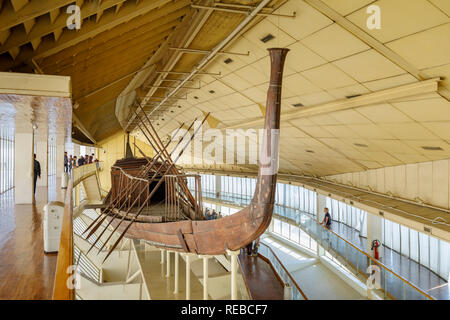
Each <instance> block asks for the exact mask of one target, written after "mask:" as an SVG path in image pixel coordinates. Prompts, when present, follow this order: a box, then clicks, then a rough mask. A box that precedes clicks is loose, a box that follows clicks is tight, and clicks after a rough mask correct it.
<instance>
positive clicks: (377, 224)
mask: <svg viewBox="0 0 450 320" xmlns="http://www.w3.org/2000/svg"><path fill="white" fill-rule="evenodd" d="M373 240H378V241H379V242H380V244H381V243H382V242H383V219H382V218H381V217H380V216H378V215H375V214H373V213H370V212H367V244H366V245H367V249H366V250H367V252H368V253H370V254H371V255H372V257H375V251H372V250H371V249H372V241H373ZM382 253H383V250H381V246H380V247H378V254H379V257H380V258H381V257H382Z"/></svg>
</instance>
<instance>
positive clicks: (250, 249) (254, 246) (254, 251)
mask: <svg viewBox="0 0 450 320" xmlns="http://www.w3.org/2000/svg"><path fill="white" fill-rule="evenodd" d="M246 249H247V255H248V256H251V257H256V256H257V255H258V250H259V238H257V239H256V240H254V241H252V242H250V243H249V244H248V245H247V247H246Z"/></svg>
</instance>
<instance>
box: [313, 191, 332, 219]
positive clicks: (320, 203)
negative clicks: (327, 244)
mask: <svg viewBox="0 0 450 320" xmlns="http://www.w3.org/2000/svg"><path fill="white" fill-rule="evenodd" d="M316 199H317V221H318V222H322V220H323V218H325V213H324V212H323V209H324V208H326V206H327V197H326V196H324V195H323V194H320V193H317V198H316ZM328 209H330V208H328Z"/></svg>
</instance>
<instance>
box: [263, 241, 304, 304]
mask: <svg viewBox="0 0 450 320" xmlns="http://www.w3.org/2000/svg"><path fill="white" fill-rule="evenodd" d="M260 245H263V246H264V247H266V248H267V249H269V250H270V252H271V253H272V254H273V256H274V257H275V259H277V261H278V263H279V264H280V266H281V267H282V268H283V270H284V271H285V272H286V274H287V276H288V277H289V279H291V281H292V283H293V284H294V285H295V287H296V288H297V290H298V291H299V292H300V294H301V295H302V297H303V299H305V300H308V298H307V297H306V295H305V294H304V293H303V291H302V289H300V286H299V285H298V283H297V282H296V281H295V280H294V278H293V277H292V276H291V274H290V272H289V271H288V270H287V269H286V267H285V266H284V264H283V262H281V260H280V258H278V256H277V254H276V253H275V251H273V249H272V248H271V247H270V246H268V245H267V244H265V243H264V242H260Z"/></svg>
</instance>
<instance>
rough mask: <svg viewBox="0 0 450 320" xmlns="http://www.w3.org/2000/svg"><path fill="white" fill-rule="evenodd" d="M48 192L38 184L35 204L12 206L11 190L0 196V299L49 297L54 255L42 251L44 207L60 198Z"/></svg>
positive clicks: (55, 257) (55, 255)
mask: <svg viewBox="0 0 450 320" xmlns="http://www.w3.org/2000/svg"><path fill="white" fill-rule="evenodd" d="M55 189H56V188H55ZM58 189H59V188H58ZM51 194H52V195H51V196H50V195H49V194H48V193H47V188H46V187H38V188H37V189H36V198H37V203H36V204H35V205H34V204H33V205H15V204H14V190H10V191H8V192H6V193H4V194H2V195H0V300H13V299H14V300H16V299H26V300H29V299H37V300H41V299H44V300H45V299H51V298H52V293H53V284H54V278H55V270H56V260H57V254H45V253H44V241H43V229H42V227H43V220H44V216H43V214H44V212H43V211H44V210H43V207H44V205H45V204H46V203H47V201H48V200H49V197H50V198H52V199H50V200H61V198H62V197H61V196H60V192H59V190H57V191H55V190H51ZM55 196H56V197H55ZM54 197H55V198H54Z"/></svg>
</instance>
